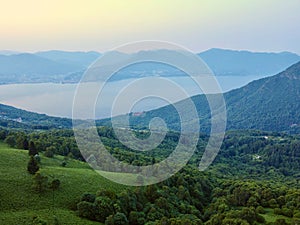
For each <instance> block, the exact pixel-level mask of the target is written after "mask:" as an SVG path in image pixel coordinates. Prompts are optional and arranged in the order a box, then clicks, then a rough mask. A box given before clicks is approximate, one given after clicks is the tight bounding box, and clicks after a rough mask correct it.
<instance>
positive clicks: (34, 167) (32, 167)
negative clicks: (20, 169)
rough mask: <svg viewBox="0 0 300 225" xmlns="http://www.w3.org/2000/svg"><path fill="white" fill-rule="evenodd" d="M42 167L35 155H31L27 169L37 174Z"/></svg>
mask: <svg viewBox="0 0 300 225" xmlns="http://www.w3.org/2000/svg"><path fill="white" fill-rule="evenodd" d="M39 169H40V167H39V165H38V162H37V161H36V159H35V158H34V157H33V156H30V159H29V162H28V165H27V170H28V172H29V173H30V174H35V173H36V172H37V171H38V170H39Z"/></svg>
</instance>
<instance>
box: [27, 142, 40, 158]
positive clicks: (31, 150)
mask: <svg viewBox="0 0 300 225" xmlns="http://www.w3.org/2000/svg"><path fill="white" fill-rule="evenodd" d="M28 150H29V151H28V154H29V155H30V156H35V155H36V154H38V150H37V149H36V147H35V144H34V142H33V141H29V146H28Z"/></svg>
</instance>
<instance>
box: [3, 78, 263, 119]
mask: <svg viewBox="0 0 300 225" xmlns="http://www.w3.org/2000/svg"><path fill="white" fill-rule="evenodd" d="M216 78H217V80H218V82H219V84H220V86H221V89H222V90H223V92H226V91H229V90H231V89H234V88H238V87H241V86H243V85H245V84H247V83H249V82H251V81H252V80H255V79H258V78H259V76H219V77H216ZM169 79H171V80H172V81H174V82H175V83H177V84H178V85H179V86H180V87H182V88H183V89H184V90H185V91H186V92H187V93H188V95H189V96H193V95H197V94H201V89H200V88H199V87H197V86H196V85H195V83H193V82H192V80H191V79H190V78H189V77H171V78H169ZM131 81H132V79H127V80H121V81H114V82H108V83H107V84H106V85H105V87H104V89H103V92H102V93H103V95H102V97H101V99H98V102H97V104H96V110H95V113H96V117H97V118H107V117H110V116H111V111H110V106H111V104H112V102H113V101H114V98H115V97H114V96H116V95H117V94H118V92H119V91H120V90H121V89H122V88H124V87H125V86H126V85H127V84H129V83H130V82H131ZM153 85H154V84H153ZM76 87H77V84H54V83H42V84H9V85H0V101H1V103H3V104H7V105H11V106H14V107H18V108H22V109H25V110H28V111H33V112H38V113H45V114H47V115H51V116H59V117H69V118H71V117H72V104H73V99H74V95H75V91H76ZM93 88H96V87H95V84H93V83H89V84H87V85H86V96H82V98H83V99H82V101H81V102H82V112H83V114H82V117H81V118H80V119H86V115H85V114H84V110H85V100H86V99H88V98H89V92H90V91H91V90H93ZM140 88H141V89H143V87H140ZM135 91H137V94H138V91H139V90H135ZM161 91H162V93H163V92H166V91H170V90H166V89H164V90H161ZM173 92H174V91H173ZM157 94H158V96H159V95H160V93H157ZM172 96H173V98H172V99H171V101H172V102H171V103H174V102H177V101H179V100H181V98H180V96H179V95H178V94H177V93H176V92H174V93H172ZM166 104H167V102H166V101H163V100H161V99H158V98H147V99H144V100H142V101H140V102H138V103H137V104H136V105H135V106H134V107H133V108H132V110H130V111H133V112H140V111H147V110H150V109H154V108H158V107H161V106H163V105H166ZM116 113H117V114H124V113H128V109H127V107H126V106H124V107H119V111H117V112H116Z"/></svg>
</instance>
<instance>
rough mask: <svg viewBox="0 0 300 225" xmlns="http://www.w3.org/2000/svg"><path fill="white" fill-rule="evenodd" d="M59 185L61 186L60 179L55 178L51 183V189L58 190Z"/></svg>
mask: <svg viewBox="0 0 300 225" xmlns="http://www.w3.org/2000/svg"><path fill="white" fill-rule="evenodd" d="M59 186H60V180H59V179H54V180H53V181H52V182H51V184H50V189H51V190H53V191H54V190H58V188H59Z"/></svg>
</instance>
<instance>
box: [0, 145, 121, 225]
mask: <svg viewBox="0 0 300 225" xmlns="http://www.w3.org/2000/svg"><path fill="white" fill-rule="evenodd" d="M28 159H29V157H28V153H27V151H24V150H16V149H11V148H9V147H7V146H6V145H5V144H3V143H0V174H1V176H0V221H2V222H4V224H7V225H9V224H32V223H31V222H32V218H33V216H38V217H40V218H42V219H43V220H47V221H48V222H49V224H52V221H53V216H54V215H56V217H57V218H58V219H59V221H60V222H61V224H99V223H94V222H90V221H88V220H83V219H81V218H79V217H77V216H76V214H75V212H74V211H72V210H71V209H72V208H74V207H76V202H77V201H78V198H79V197H80V196H81V195H82V194H83V193H85V192H92V193H95V192H97V190H99V189H100V188H105V189H113V190H115V191H121V190H122V189H124V187H122V186H121V185H117V184H114V183H112V182H110V181H108V180H107V179H105V178H102V177H101V176H100V175H98V174H97V173H96V172H94V171H93V170H92V169H90V168H89V166H88V165H87V164H85V163H82V162H79V161H75V160H69V161H68V164H67V167H65V168H63V167H61V166H60V164H61V162H62V160H63V158H62V157H60V156H57V157H55V158H54V159H49V158H46V157H43V156H42V160H41V162H42V165H41V169H40V171H41V173H42V174H45V175H48V176H49V178H50V175H51V176H55V178H58V179H59V180H60V181H61V187H60V189H59V190H57V191H55V192H54V201H53V193H52V191H47V192H46V193H43V194H41V195H39V194H37V193H35V192H34V191H33V189H32V176H31V175H29V174H28V173H27V170H26V167H27V162H28ZM50 180H51V178H50ZM53 203H54V205H53Z"/></svg>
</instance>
